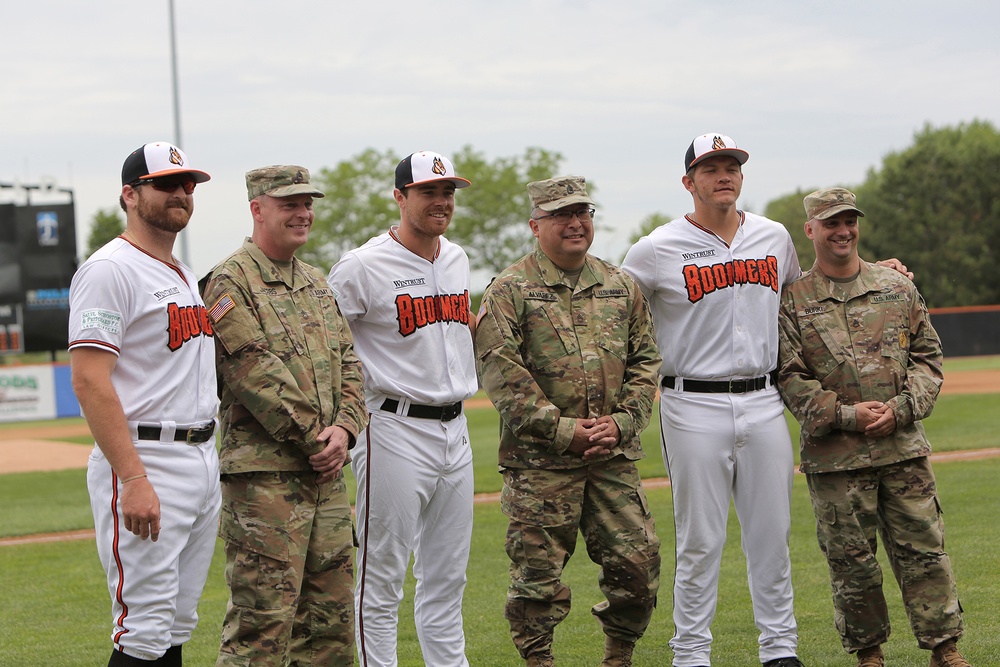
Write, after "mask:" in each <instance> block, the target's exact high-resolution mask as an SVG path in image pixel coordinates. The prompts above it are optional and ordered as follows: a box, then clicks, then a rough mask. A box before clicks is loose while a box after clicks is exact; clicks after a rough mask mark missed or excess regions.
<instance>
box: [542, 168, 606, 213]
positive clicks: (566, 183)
mask: <svg viewBox="0 0 1000 667" xmlns="http://www.w3.org/2000/svg"><path fill="white" fill-rule="evenodd" d="M528 196H529V197H531V208H533V209H535V208H540V209H542V210H543V211H555V210H557V209H560V208H562V207H563V206H569V205H570V204H590V205H591V206H593V205H594V200H593V199H591V198H590V195H588V194H587V179H585V178H584V177H583V176H556V177H555V178H549V179H546V180H544V181H533V182H531V183H528Z"/></svg>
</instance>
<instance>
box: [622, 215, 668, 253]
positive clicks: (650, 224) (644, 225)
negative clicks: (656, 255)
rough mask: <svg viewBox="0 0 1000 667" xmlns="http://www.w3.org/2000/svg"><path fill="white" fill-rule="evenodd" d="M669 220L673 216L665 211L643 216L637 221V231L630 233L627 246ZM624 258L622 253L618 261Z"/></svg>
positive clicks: (629, 246) (630, 245) (626, 250)
mask: <svg viewBox="0 0 1000 667" xmlns="http://www.w3.org/2000/svg"><path fill="white" fill-rule="evenodd" d="M671 220H673V218H672V217H670V216H669V215H667V214H666V213H650V214H649V215H647V216H646V217H645V218H643V219H642V221H641V222H640V223H639V231H637V232H635V233H634V234H632V236H631V238H629V240H628V248H631V247H632V246H633V245H635V242H636V241H638V240H639V239H641V238H642V237H643V236H648V235H649V233H650V232H651V231H653V230H654V229H656V228H657V227H659V226H661V225H665V224H667V223H668V222H670V221H671ZM628 248H626V249H625V252H626V253H627V252H628ZM624 259H625V255H622V256H621V258H620V259H619V260H618V263H619V264H621V263H622V261H624Z"/></svg>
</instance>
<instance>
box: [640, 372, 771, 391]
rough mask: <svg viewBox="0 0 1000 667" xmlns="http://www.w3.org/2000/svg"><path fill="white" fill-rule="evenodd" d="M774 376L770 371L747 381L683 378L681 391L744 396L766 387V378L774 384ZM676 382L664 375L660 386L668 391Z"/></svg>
mask: <svg viewBox="0 0 1000 667" xmlns="http://www.w3.org/2000/svg"><path fill="white" fill-rule="evenodd" d="M775 376H776V373H775V371H771V372H770V373H768V374H767V375H762V376H760V377H759V378H750V379H749V380H689V379H687V378H684V386H683V391H695V392H698V393H701V394H746V393H747V392H751V391H760V390H761V389H764V388H765V387H767V379H768V377H770V378H771V384H774V379H775ZM676 380H677V378H674V377H670V376H669V375H664V376H663V379H662V380H660V384H661V385H663V386H664V387H667V388H668V389H673V388H674V385H675V384H676Z"/></svg>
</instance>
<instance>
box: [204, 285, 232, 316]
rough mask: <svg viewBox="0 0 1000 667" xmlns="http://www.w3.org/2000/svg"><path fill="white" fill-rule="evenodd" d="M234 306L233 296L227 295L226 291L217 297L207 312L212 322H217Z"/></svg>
mask: <svg viewBox="0 0 1000 667" xmlns="http://www.w3.org/2000/svg"><path fill="white" fill-rule="evenodd" d="M235 307H236V304H235V303H234V302H233V298H232V297H231V296H229V292H226V293H225V294H223V295H222V296H221V297H219V300H218V301H216V302H215V305H214V306H212V308H211V310H209V311H208V314H209V315H210V316H211V317H212V321H213V322H218V321H219V320H221V319H222V318H223V316H224V315H225V314H226V313H228V312H229V311H230V310H232V309H233V308H235Z"/></svg>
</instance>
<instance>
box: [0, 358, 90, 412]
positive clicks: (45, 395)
mask: <svg viewBox="0 0 1000 667" xmlns="http://www.w3.org/2000/svg"><path fill="white" fill-rule="evenodd" d="M79 415H80V406H79V404H78V403H77V402H76V397H75V396H73V389H72V386H71V384H70V373H69V367H68V366H65V365H49V366H0V422H19V421H32V420H36V419H55V418H56V417H78V416H79Z"/></svg>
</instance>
